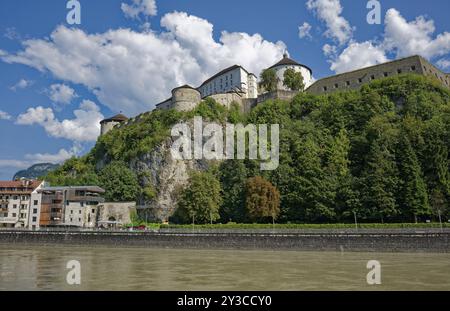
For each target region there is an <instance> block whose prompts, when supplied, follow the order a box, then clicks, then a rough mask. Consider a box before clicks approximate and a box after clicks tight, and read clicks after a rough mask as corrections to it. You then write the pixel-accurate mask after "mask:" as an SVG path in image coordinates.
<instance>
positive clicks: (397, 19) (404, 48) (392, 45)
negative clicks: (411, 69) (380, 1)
mask: <svg viewBox="0 0 450 311" xmlns="http://www.w3.org/2000/svg"><path fill="white" fill-rule="evenodd" d="M384 23H385V41H384V46H385V47H386V50H389V51H394V52H395V53H396V55H397V57H405V56H410V55H413V54H420V55H422V56H423V57H426V58H428V59H430V58H433V57H436V56H442V55H445V54H447V53H449V52H450V33H448V32H444V33H441V34H439V35H437V37H436V38H433V37H432V36H433V34H434V32H435V30H436V28H435V27H434V21H433V20H427V19H425V17H423V16H419V17H417V18H416V19H415V20H414V21H411V22H408V21H406V19H405V18H404V17H403V16H401V14H400V12H399V11H397V10H396V9H389V10H388V11H387V13H386V17H385V22H384Z"/></svg>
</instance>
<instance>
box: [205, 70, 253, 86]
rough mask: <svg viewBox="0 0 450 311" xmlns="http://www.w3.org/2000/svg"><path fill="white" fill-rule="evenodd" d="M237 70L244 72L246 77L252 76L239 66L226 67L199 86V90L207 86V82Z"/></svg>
mask: <svg viewBox="0 0 450 311" xmlns="http://www.w3.org/2000/svg"><path fill="white" fill-rule="evenodd" d="M237 68H241V69H242V70H244V71H245V72H246V73H247V74H248V75H254V74H253V73H250V72H248V71H247V70H246V69H245V68H244V67H242V66H240V65H233V66H231V67H228V68H226V69H224V70H222V71H221V72H218V73H216V74H215V75H214V76H212V77H211V78H209V79H208V80H206V81H205V82H203V83H202V85H200V86H199V88H201V87H202V86H203V85H205V84H208V83H209V82H211V81H212V80H214V79H215V78H217V77H220V76H221V75H224V74H226V73H227V72H229V71H232V70H234V69H237Z"/></svg>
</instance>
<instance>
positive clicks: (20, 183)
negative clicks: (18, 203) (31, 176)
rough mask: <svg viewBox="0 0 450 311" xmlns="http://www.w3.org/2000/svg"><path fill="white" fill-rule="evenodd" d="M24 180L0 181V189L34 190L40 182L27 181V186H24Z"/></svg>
mask: <svg viewBox="0 0 450 311" xmlns="http://www.w3.org/2000/svg"><path fill="white" fill-rule="evenodd" d="M24 182H26V181H25V180H16V181H0V188H28V189H33V190H34V189H36V188H37V187H38V186H39V185H40V184H41V183H42V181H41V180H29V181H28V182H29V184H28V185H25V184H24Z"/></svg>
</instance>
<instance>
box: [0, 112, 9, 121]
mask: <svg viewBox="0 0 450 311" xmlns="http://www.w3.org/2000/svg"><path fill="white" fill-rule="evenodd" d="M11 118H12V117H11V115H10V114H9V113H7V112H5V111H3V110H0V120H11Z"/></svg>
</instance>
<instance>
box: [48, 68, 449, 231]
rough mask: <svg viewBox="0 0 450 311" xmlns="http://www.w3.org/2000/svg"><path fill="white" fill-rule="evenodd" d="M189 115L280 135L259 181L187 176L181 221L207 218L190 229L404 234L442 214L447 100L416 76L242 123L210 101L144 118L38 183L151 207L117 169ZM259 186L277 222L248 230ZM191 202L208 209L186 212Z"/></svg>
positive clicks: (224, 166) (226, 166)
mask: <svg viewBox="0 0 450 311" xmlns="http://www.w3.org/2000/svg"><path fill="white" fill-rule="evenodd" d="M194 115H201V116H203V117H204V118H208V119H209V120H212V121H220V122H227V121H228V122H231V123H253V124H276V123H277V124H280V148H281V150H280V166H279V168H278V169H277V170H274V171H260V169H259V163H258V161H254V160H243V161H241V160H228V161H224V162H221V163H218V164H216V165H211V167H210V169H209V170H208V171H207V172H203V173H202V172H200V175H199V173H198V172H196V173H195V174H194V175H195V176H194V177H193V179H192V181H191V184H190V185H189V186H188V187H187V189H185V190H184V192H183V193H182V194H181V200H180V202H181V203H180V211H181V212H180V213H178V214H180V215H185V217H184V218H183V217H181V218H178V220H180V221H184V222H189V221H190V220H189V217H187V216H186V215H191V216H192V215H194V214H191V213H183V211H182V210H183V209H185V212H186V211H187V212H190V211H189V208H190V207H192V208H198V207H199V206H200V207H202V206H205V207H207V208H210V211H209V215H213V214H212V212H211V211H213V213H214V218H212V216H211V218H210V219H209V220H208V210H207V211H205V210H204V209H202V210H201V211H199V212H198V214H199V215H200V212H201V213H202V215H205V217H203V218H202V217H199V218H198V220H197V221H198V222H208V221H216V222H222V223H226V222H229V221H233V222H254V221H266V222H267V221H272V220H275V218H276V220H277V222H292V223H295V222H298V223H302V222H303V223H305V222H306V223H333V222H346V221H351V220H352V219H353V217H354V215H355V214H356V215H357V216H358V218H359V219H364V220H365V221H367V222H399V221H402V222H413V221H416V220H424V219H429V218H430V217H436V215H438V214H442V215H443V216H445V215H448V213H449V202H450V201H449V200H450V172H449V171H450V170H449V164H450V162H449V146H450V91H448V90H447V89H444V88H442V87H441V86H440V85H439V84H438V83H436V82H434V81H431V80H428V79H427V78H424V77H421V76H415V75H404V76H398V77H393V78H386V79H381V80H376V81H374V82H372V83H371V84H370V85H366V86H364V87H362V89H361V90H359V91H348V92H341V93H335V94H332V95H322V96H314V95H310V94H306V93H302V94H299V95H297V96H296V97H295V98H294V99H293V100H292V101H291V102H284V101H277V100H275V101H267V102H265V103H263V104H260V105H258V106H257V107H255V108H254V109H253V110H252V111H251V112H250V113H248V114H245V115H244V114H241V113H240V111H239V109H238V107H237V106H234V107H233V108H231V109H230V110H227V109H225V108H224V107H222V106H220V105H218V104H216V103H215V102H214V101H212V100H206V101H204V102H202V103H201V104H200V105H199V106H198V107H197V109H196V110H195V111H192V112H189V113H181V112H176V111H173V110H171V111H154V112H152V113H149V114H144V115H142V116H141V118H140V120H139V121H138V122H136V123H134V124H132V125H129V126H126V127H122V128H120V129H114V130H112V131H111V132H109V133H108V134H107V135H105V136H102V137H100V138H99V140H98V142H97V144H96V146H95V147H94V148H93V150H92V151H91V152H90V153H89V154H88V155H86V156H84V157H82V158H73V159H71V160H68V161H67V162H66V163H64V164H63V165H62V166H61V167H60V168H59V169H57V170H56V171H54V172H52V173H50V174H49V175H48V176H47V177H46V179H47V180H48V181H49V182H50V183H51V184H53V185H80V184H96V185H100V186H103V187H105V189H106V190H107V193H106V197H107V199H108V200H117V201H121V200H125V201H126V200H134V199H136V198H140V200H142V197H144V198H146V200H151V199H152V197H154V196H155V193H157V191H158V189H155V188H154V187H149V186H146V187H142V186H141V184H140V182H139V181H140V179H141V177H142V176H139V175H138V174H137V173H136V172H135V171H133V170H132V169H130V166H129V165H128V164H129V163H130V161H131V160H133V159H134V158H136V157H138V156H139V155H141V154H144V153H148V152H150V151H151V150H153V149H154V148H155V147H157V146H158V144H160V143H161V142H162V141H164V140H165V139H166V138H167V137H169V133H170V128H171V126H172V125H173V124H175V123H177V122H178V121H179V120H188V119H190V118H192V117H193V116H194ZM201 174H203V175H204V176H201ZM255 177H261V178H259V179H256V181H255V182H257V183H258V184H250V183H249V180H251V179H252V180H255ZM211 185H213V186H211ZM258 185H262V186H264V187H266V188H264V189H268V190H267V191H271V192H270V193H271V194H272V195H271V197H273V198H276V199H277V200H279V205H276V204H272V205H271V204H268V206H272V210H273V211H274V212H273V213H275V211H276V215H275V214H273V213H272V214H270V213H269V214H267V213H262V214H261V217H260V218H259V219H258V217H256V218H255V217H253V215H254V213H251V212H250V211H249V210H248V208H249V206H252V205H253V206H255V204H254V203H252V204H249V202H250V201H251V200H253V201H254V202H263V201H261V200H260V197H258V196H255V194H254V193H249V189H263V188H261V187H262V186H258ZM272 186H273V187H272ZM211 187H212V188H213V190H214V191H211ZM272 188H273V190H272ZM202 194H204V195H203V196H204V197H206V200H207V201H205V202H203V201H198V200H197V201H196V202H189V200H191V201H192V200H194V199H195V198H198V197H202ZM278 194H279V196H278ZM278 197H279V199H278ZM253 201H252V202H253ZM269 203H270V202H269ZM256 205H257V204H256ZM272 218H274V219H272Z"/></svg>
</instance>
